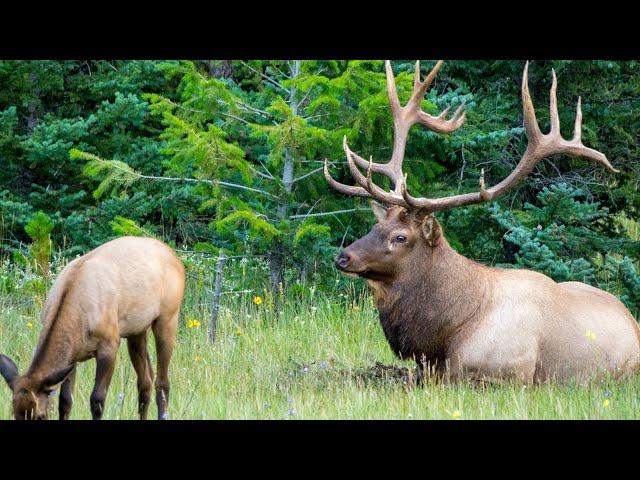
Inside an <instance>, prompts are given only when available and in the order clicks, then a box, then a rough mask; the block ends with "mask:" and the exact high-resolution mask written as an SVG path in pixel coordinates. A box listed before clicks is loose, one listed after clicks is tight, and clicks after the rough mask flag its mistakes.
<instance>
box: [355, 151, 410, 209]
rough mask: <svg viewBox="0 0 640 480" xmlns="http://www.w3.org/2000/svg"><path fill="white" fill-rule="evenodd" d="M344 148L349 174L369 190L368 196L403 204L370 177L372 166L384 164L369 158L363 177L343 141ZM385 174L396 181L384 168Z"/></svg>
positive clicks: (398, 198)
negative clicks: (376, 162) (365, 173)
mask: <svg viewBox="0 0 640 480" xmlns="http://www.w3.org/2000/svg"><path fill="white" fill-rule="evenodd" d="M344 150H345V153H346V155H347V164H348V165H349V170H350V171H351V175H352V176H353V178H354V179H355V181H356V182H357V183H358V184H359V185H360V186H361V187H362V188H364V190H366V191H367V192H369V196H370V197H373V198H375V199H377V200H380V201H382V202H387V203H392V204H395V205H404V203H403V202H402V201H401V199H400V197H397V196H395V195H394V194H393V193H389V192H385V191H384V190H383V189H381V188H380V187H378V186H377V185H376V184H375V183H373V180H372V179H371V172H372V171H375V170H374V169H373V167H375V166H378V167H386V165H378V164H375V163H373V158H370V159H369V161H368V162H367V176H366V177H365V176H364V175H363V174H362V172H360V170H359V169H358V167H357V166H356V164H355V162H354V157H355V154H354V153H353V152H352V151H351V150H350V149H349V145H348V144H347V143H346V142H345V143H344ZM383 173H385V174H386V175H387V176H389V177H390V178H391V179H392V180H393V181H394V182H395V183H396V184H397V181H396V180H394V177H393V176H392V174H391V173H389V172H388V171H387V170H386V169H385V170H384V171H383Z"/></svg>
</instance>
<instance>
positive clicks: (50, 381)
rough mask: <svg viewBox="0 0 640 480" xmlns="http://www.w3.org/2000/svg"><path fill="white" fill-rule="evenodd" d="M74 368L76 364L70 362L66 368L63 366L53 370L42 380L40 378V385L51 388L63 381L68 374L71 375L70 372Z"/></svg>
mask: <svg viewBox="0 0 640 480" xmlns="http://www.w3.org/2000/svg"><path fill="white" fill-rule="evenodd" d="M75 368H76V364H75V363H72V364H71V365H70V366H68V367H67V368H63V369H62V370H58V371H57V372H53V373H52V374H51V375H49V376H47V377H46V378H45V379H44V380H42V387H43V388H51V387H55V386H56V385H58V384H60V383H62V382H64V381H65V380H66V379H67V378H68V377H69V375H71V372H73V370H74V369H75Z"/></svg>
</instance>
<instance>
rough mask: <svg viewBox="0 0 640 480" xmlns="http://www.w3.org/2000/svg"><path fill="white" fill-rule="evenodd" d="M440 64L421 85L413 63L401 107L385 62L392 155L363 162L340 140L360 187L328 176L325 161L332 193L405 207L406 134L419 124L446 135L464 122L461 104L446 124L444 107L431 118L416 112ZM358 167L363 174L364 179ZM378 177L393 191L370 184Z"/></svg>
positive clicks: (345, 140) (437, 64) (418, 71)
mask: <svg viewBox="0 0 640 480" xmlns="http://www.w3.org/2000/svg"><path fill="white" fill-rule="evenodd" d="M442 63H443V62H442V60H440V61H438V62H437V63H436V65H435V67H433V69H432V70H431V72H430V73H429V75H427V78H425V80H424V82H422V81H420V61H417V62H416V73H415V78H414V81H413V92H412V94H411V98H409V101H408V102H407V104H406V105H405V106H404V107H403V106H401V105H400V101H399V100H398V92H397V91H396V82H395V79H394V77H393V70H392V69H391V62H389V61H388V60H387V61H386V62H385V67H386V72H387V92H388V94H389V103H390V104H391V114H392V116H393V153H392V154H391V159H390V160H389V161H388V162H387V163H385V164H380V163H373V161H372V160H369V161H366V160H365V159H364V158H362V157H360V156H359V155H358V154H356V153H354V152H352V151H351V150H350V149H349V145H348V144H347V137H346V136H345V137H344V143H343V147H344V151H345V153H346V154H347V162H348V164H349V169H350V170H351V174H352V175H353V177H354V178H355V180H356V182H358V184H359V185H360V186H354V187H351V186H348V185H343V184H341V183H339V182H337V181H335V180H334V179H333V178H331V175H329V169H328V166H327V162H326V160H325V166H324V174H325V177H326V179H327V181H328V182H329V184H330V185H331V186H332V187H334V188H335V189H336V190H338V191H340V192H342V193H346V194H347V195H356V196H360V197H373V198H377V199H378V200H381V201H383V202H386V203H392V204H397V205H406V202H405V200H404V199H403V197H402V195H401V192H402V185H403V184H404V177H403V174H402V161H403V160H404V151H405V147H406V144H407V135H408V133H409V130H410V129H411V127H412V126H413V125H414V124H415V123H420V124H422V125H424V126H425V127H427V128H428V129H430V130H433V131H434V132H438V133H449V132H453V131H454V130H457V129H458V128H460V126H461V125H462V123H463V122H464V118H465V114H464V112H463V111H462V109H463V107H464V104H463V105H461V106H460V107H458V109H457V110H456V111H455V113H454V114H453V117H451V118H450V119H448V120H447V118H446V116H447V113H448V112H449V108H450V107H447V108H446V109H445V110H444V111H443V112H442V113H440V115H438V116H437V117H434V116H432V115H429V114H428V113H425V112H423V111H422V109H421V108H420V103H421V102H422V99H423V98H424V94H425V92H426V91H427V90H428V88H429V87H430V86H431V83H432V82H433V79H434V78H435V77H436V75H437V74H438V71H439V70H440V67H442ZM358 167H360V168H363V169H366V170H367V176H366V177H365V176H364V175H363V174H362V173H361V172H360V170H359V169H358ZM372 172H373V173H382V174H384V175H386V176H387V177H389V178H390V179H391V181H392V182H393V186H394V191H393V192H385V191H384V190H382V189H381V188H380V187H378V186H377V185H375V184H373V182H372V181H371V173H372Z"/></svg>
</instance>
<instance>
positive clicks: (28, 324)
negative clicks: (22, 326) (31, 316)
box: [27, 322, 33, 330]
mask: <svg viewBox="0 0 640 480" xmlns="http://www.w3.org/2000/svg"><path fill="white" fill-rule="evenodd" d="M27 328H28V329H29V330H31V329H32V328H33V323H31V322H28V323H27Z"/></svg>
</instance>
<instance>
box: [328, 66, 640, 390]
mask: <svg viewBox="0 0 640 480" xmlns="http://www.w3.org/2000/svg"><path fill="white" fill-rule="evenodd" d="M441 66H442V61H439V62H438V63H437V64H436V66H435V67H434V68H433V70H432V71H431V72H430V73H429V75H428V76H427V78H426V79H425V81H424V82H422V81H421V80H420V64H419V63H417V64H416V73H415V80H414V88H413V93H412V95H411V97H410V99H409V101H408V103H407V104H406V105H405V106H401V104H400V102H399V100H398V95H397V93H396V87H395V79H394V76H393V72H392V70H391V65H390V63H389V62H387V63H386V72H387V88H388V94H389V101H390V104H391V112H392V115H393V124H394V144H393V152H392V156H391V159H390V161H389V162H388V163H386V164H379V163H373V161H372V160H369V161H366V160H364V159H363V158H361V157H360V156H358V155H357V154H356V153H354V152H352V151H351V150H350V149H349V146H348V145H347V142H346V137H345V141H344V150H345V152H346V155H347V161H348V165H349V168H350V171H351V173H352V175H353V177H354V178H355V180H356V182H357V183H358V185H356V186H348V185H344V184H341V183H338V182H337V181H336V180H334V179H333V178H332V177H331V176H330V175H329V170H328V166H327V162H326V161H325V167H324V172H325V177H326V179H327V181H328V182H329V184H330V185H331V186H333V187H334V188H335V189H337V190H338V191H340V192H342V193H345V194H348V195H355V196H360V197H369V198H374V199H376V200H379V201H380V202H382V203H384V204H386V205H387V206H388V208H385V207H383V206H382V205H380V204H378V203H376V202H375V201H374V202H372V206H373V211H374V213H375V216H376V217H377V220H378V223H377V224H376V225H375V226H374V227H373V229H372V230H371V232H370V233H369V234H367V235H366V236H364V237H363V238H361V239H359V240H357V241H356V242H354V243H353V244H351V245H350V246H348V247H347V248H346V249H345V250H344V251H342V252H341V253H340V254H339V255H338V257H337V258H336V265H337V267H338V269H340V270H341V271H343V272H345V273H347V274H351V275H358V276H360V277H363V278H365V279H366V280H367V281H368V283H369V285H370V287H371V288H372V289H373V294H374V300H375V302H376V305H377V308H378V311H379V313H380V321H381V324H382V328H383V330H384V333H385V336H386V338H387V340H388V342H389V344H390V346H391V348H392V349H393V351H394V352H395V353H396V354H397V355H398V356H400V357H401V358H405V359H410V358H413V359H414V360H415V361H416V362H417V363H418V374H419V378H422V375H423V374H424V368H425V367H428V368H429V371H430V372H434V373H435V374H436V375H437V376H438V377H440V376H443V375H444V376H446V377H448V378H451V379H454V380H455V379H460V378H468V379H472V380H498V381H501V380H508V379H515V380H516V381H524V382H527V383H533V382H536V383H538V382H542V381H546V380H550V379H557V380H559V381H566V380H569V379H572V378H573V379H576V380H577V381H580V382H583V381H586V380H588V379H589V378H593V377H594V376H597V375H598V374H605V373H606V374H611V375H613V376H614V377H618V376H620V375H621V374H623V373H628V372H632V371H636V370H638V367H639V365H640V330H639V329H638V325H637V323H636V321H635V320H634V318H633V316H632V315H631V313H630V312H629V311H628V310H627V308H625V306H624V305H623V304H622V303H621V302H620V301H619V300H618V299H617V298H615V297H614V296H613V295H611V294H609V293H607V292H605V291H602V290H599V289H597V288H594V287H591V286H589V285H586V284H584V283H580V282H564V283H556V282H555V281H553V280H552V279H550V278H549V277H547V276H545V275H542V274H540V273H536V272H533V271H530V270H516V269H499V268H490V267H488V266H484V265H481V264H478V263H476V262H474V261H472V260H470V259H468V258H465V257H464V256H462V255H460V254H458V253H457V252H456V251H455V250H454V249H453V248H451V246H450V245H449V243H448V242H447V240H446V238H445V236H444V234H443V231H442V227H441V226H440V224H439V223H438V221H437V220H436V219H435V217H434V216H433V213H434V212H437V211H442V210H446V209H450V208H454V207H462V206H465V205H471V204H475V203H480V202H484V201H487V200H491V199H494V198H496V197H498V196H499V195H501V194H503V193H504V192H506V191H507V190H509V189H510V188H512V187H513V186H514V185H515V184H516V183H517V182H518V181H520V180H522V179H523V178H524V177H526V176H527V175H528V174H529V173H530V172H531V170H532V169H533V168H534V167H535V165H536V164H537V163H538V162H540V161H541V160H542V159H544V158H546V157H548V156H550V155H555V154H565V155H570V156H575V157H584V158H587V159H590V160H593V161H595V162H597V163H599V164H600V165H602V166H604V167H605V168H607V169H608V170H610V171H612V172H616V171H617V170H615V169H614V168H613V167H612V166H611V164H610V163H609V161H608V160H607V158H606V157H605V156H604V155H603V154H602V153H600V152H598V151H596V150H592V149H590V148H587V147H585V146H584V145H583V144H582V142H581V123H582V112H581V108H580V99H578V108H577V114H576V121H575V131H574V136H573V139H572V140H565V139H563V138H562V137H561V135H560V122H559V117H558V107H557V100H556V76H555V72H553V83H552V87H551V100H550V103H551V105H550V121H551V131H550V132H549V133H548V134H546V135H545V134H542V133H541V131H540V129H539V127H538V123H537V120H536V116H535V112H534V109H533V104H532V101H531V97H530V94H529V87H528V80H527V72H528V63H527V65H526V66H525V68H524V75H523V78H522V102H523V109H524V127H525V132H526V135H527V139H528V145H527V148H526V150H525V152H524V155H523V157H522V159H521V160H520V162H519V164H518V165H517V166H516V168H515V169H514V170H513V172H512V173H511V174H510V175H509V176H508V177H507V178H505V179H504V180H503V181H502V182H500V183H498V184H497V185H495V186H493V187H491V188H486V187H485V184H484V172H483V173H482V174H481V176H480V187H479V190H478V191H477V192H474V193H467V194H461V195H455V196H451V197H446V198H436V199H431V198H415V197H413V196H411V195H410V194H409V192H408V191H407V183H406V178H407V177H406V176H403V173H402V162H403V158H404V151H405V145H406V140H407V135H408V133H409V130H410V128H411V126H412V125H414V124H416V123H420V124H421V125H423V126H425V127H427V128H428V129H430V130H433V131H435V132H440V133H449V132H453V131H454V130H456V129H458V128H459V127H460V126H461V125H462V124H463V122H464V119H465V115H464V113H463V112H462V107H460V108H458V110H457V111H456V112H455V113H454V115H453V116H452V117H451V118H449V119H447V117H446V115H447V111H448V109H447V110H445V111H443V112H442V113H441V114H440V115H439V116H437V117H434V116H431V115H429V114H427V113H425V112H423V111H422V110H421V108H420V102H421V100H422V98H423V96H424V93H425V92H426V90H427V89H428V88H429V85H430V84H431V82H432V81H433V79H434V78H435V76H436V74H437V72H438V70H439V69H440V68H441ZM360 168H362V169H365V170H366V172H367V173H366V175H365V174H363V173H362V172H361V171H360ZM372 173H380V174H384V175H386V176H387V177H389V178H390V179H391V181H392V183H393V190H392V191H390V192H387V191H385V190H383V189H382V188H380V187H379V186H377V185H375V184H374V183H373V181H372Z"/></svg>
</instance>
